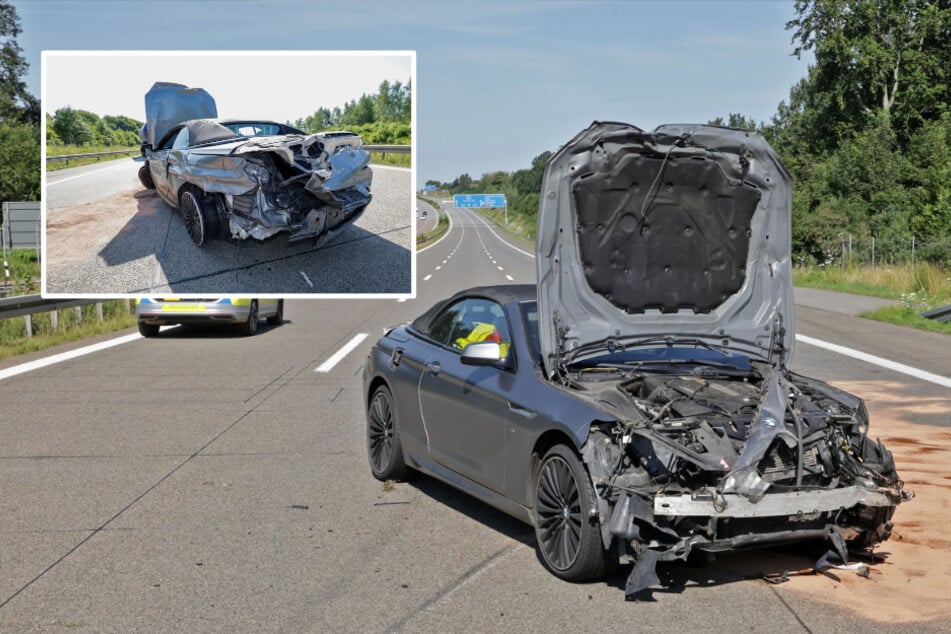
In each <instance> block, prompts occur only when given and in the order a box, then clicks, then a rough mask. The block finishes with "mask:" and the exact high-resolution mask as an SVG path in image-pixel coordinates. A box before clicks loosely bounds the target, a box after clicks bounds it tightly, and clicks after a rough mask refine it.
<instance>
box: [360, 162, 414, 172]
mask: <svg viewBox="0 0 951 634" xmlns="http://www.w3.org/2000/svg"><path fill="white" fill-rule="evenodd" d="M370 165H372V166H373V169H375V170H396V171H398V172H411V171H413V170H412V169H411V168H409V167H398V166H396V165H377V164H376V163H370Z"/></svg>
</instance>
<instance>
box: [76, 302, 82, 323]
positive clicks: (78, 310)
mask: <svg viewBox="0 0 951 634" xmlns="http://www.w3.org/2000/svg"><path fill="white" fill-rule="evenodd" d="M76 323H77V324H81V323H83V307H82V306H77V307H76Z"/></svg>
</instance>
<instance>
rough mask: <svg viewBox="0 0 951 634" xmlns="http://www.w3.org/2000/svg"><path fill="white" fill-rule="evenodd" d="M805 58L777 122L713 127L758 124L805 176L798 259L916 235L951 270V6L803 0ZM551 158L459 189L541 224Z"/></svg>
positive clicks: (730, 120) (795, 34)
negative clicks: (809, 58) (848, 241)
mask: <svg viewBox="0 0 951 634" xmlns="http://www.w3.org/2000/svg"><path fill="white" fill-rule="evenodd" d="M786 29H787V30H788V31H790V32H791V34H792V39H791V45H792V51H791V53H792V54H793V55H796V56H797V57H798V56H801V55H802V54H803V53H804V52H806V51H812V52H813V53H814V55H815V63H813V64H812V65H810V67H809V69H808V72H807V73H806V76H805V77H803V78H802V79H800V80H799V81H798V82H796V83H795V84H794V85H793V86H791V87H790V91H789V96H788V97H787V98H786V99H784V100H783V101H781V102H780V103H779V105H778V107H777V111H776V113H775V114H774V115H773V116H772V117H771V120H770V121H769V122H757V121H754V120H753V119H752V118H750V117H747V116H744V115H742V114H738V113H732V114H729V115H728V116H727V117H726V118H724V117H716V118H714V119H712V120H711V121H710V123H714V124H718V125H728V126H730V127H738V128H746V129H756V130H758V131H760V132H761V133H762V134H763V135H764V137H765V138H766V139H767V140H768V141H769V142H770V143H771V144H772V145H773V147H774V148H775V149H776V151H777V152H778V153H779V155H780V158H781V159H782V160H783V163H784V164H785V165H786V168H787V169H788V170H789V172H790V173H791V174H792V177H793V221H792V222H793V252H794V254H795V255H796V257H797V259H798V260H799V261H800V262H803V263H808V262H821V261H823V260H825V259H827V258H828V257H829V255H830V253H833V252H836V251H837V249H838V248H839V245H840V240H841V238H840V237H839V236H840V235H842V234H846V233H847V234H851V235H852V236H853V237H854V238H856V239H857V240H864V241H865V242H866V243H867V242H868V239H869V238H875V239H876V250H877V252H878V255H879V257H880V258H882V259H886V260H887V259H889V258H890V256H894V257H899V255H898V251H899V250H900V249H901V250H906V249H907V245H908V243H909V240H910V238H911V236H917V237H918V238H922V237H924V238H929V239H930V241H929V243H930V244H931V245H932V249H931V252H926V253H923V254H922V255H923V256H925V257H927V258H928V259H931V260H933V261H938V262H944V263H951V3H948V2H947V1H946V0H796V2H795V17H794V18H793V19H792V20H790V21H789V22H788V23H787V24H786ZM548 156H550V153H547V152H546V153H544V154H541V155H539V156H537V157H535V159H533V160H532V167H531V169H526V170H519V171H516V172H512V173H508V172H491V173H488V174H483V175H482V177H481V178H480V179H473V178H471V177H470V176H469V175H468V174H462V175H460V176H459V177H458V178H456V179H455V180H453V181H452V182H449V183H440V182H438V181H427V184H429V185H437V186H439V187H441V188H445V189H448V190H450V191H451V192H452V193H465V192H476V191H479V192H482V191H484V192H504V193H506V194H507V195H508V203H509V217H510V218H513V216H514V217H515V220H516V221H518V220H519V215H524V217H523V218H521V220H522V223H523V224H524V225H526V226H531V227H532V229H531V231H532V235H534V228H533V227H534V215H535V214H536V213H537V203H538V187H539V186H540V183H541V173H542V171H543V169H544V162H545V161H547V157H548Z"/></svg>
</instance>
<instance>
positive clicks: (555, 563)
mask: <svg viewBox="0 0 951 634" xmlns="http://www.w3.org/2000/svg"><path fill="white" fill-rule="evenodd" d="M594 508H596V500H595V494H594V489H593V487H592V485H591V481H590V478H589V477H588V475H587V471H585V468H584V465H582V464H581V461H580V460H579V459H578V457H577V456H576V455H575V453H574V452H573V451H572V450H571V449H570V448H568V447H566V446H564V445H555V446H554V447H552V448H551V449H550V450H549V451H548V453H546V454H545V456H544V458H542V461H541V464H540V465H539V469H538V477H537V479H536V481H535V537H536V539H537V540H538V549H539V551H540V553H541V557H542V561H543V562H544V564H545V566H546V567H547V568H548V569H549V570H551V572H553V573H554V574H555V575H556V576H558V577H561V578H562V579H566V580H568V581H584V580H586V579H591V578H593V577H598V576H601V575H603V574H604V573H605V572H606V571H607V569H608V565H607V553H605V552H604V547H603V545H602V542H601V531H600V529H599V527H598V525H597V523H596V522H594V521H593V520H592V518H591V516H590V513H591V509H594Z"/></svg>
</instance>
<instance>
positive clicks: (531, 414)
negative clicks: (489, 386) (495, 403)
mask: <svg viewBox="0 0 951 634" xmlns="http://www.w3.org/2000/svg"><path fill="white" fill-rule="evenodd" d="M509 411H510V412H512V413H514V414H518V415H519V416H524V417H525V418H535V417H536V416H538V412H536V411H534V410H531V409H526V408H524V407H522V406H520V405H516V404H515V403H513V402H512V401H509Z"/></svg>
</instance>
